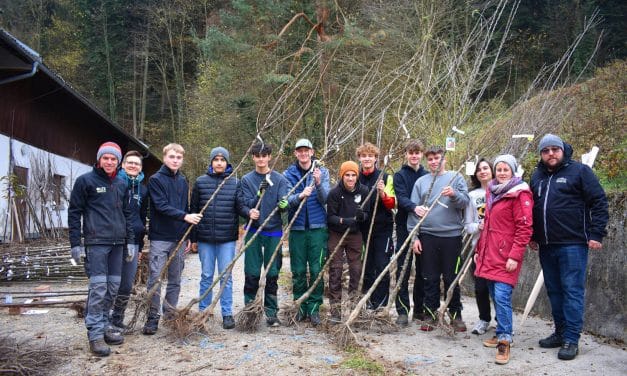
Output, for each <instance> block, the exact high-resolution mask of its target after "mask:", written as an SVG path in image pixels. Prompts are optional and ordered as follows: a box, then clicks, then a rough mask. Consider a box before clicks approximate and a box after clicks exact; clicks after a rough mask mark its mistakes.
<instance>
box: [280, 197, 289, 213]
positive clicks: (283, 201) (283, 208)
mask: <svg viewBox="0 0 627 376" xmlns="http://www.w3.org/2000/svg"><path fill="white" fill-rule="evenodd" d="M285 208H287V199H286V198H285V197H283V198H282V199H281V201H279V209H281V210H285Z"/></svg>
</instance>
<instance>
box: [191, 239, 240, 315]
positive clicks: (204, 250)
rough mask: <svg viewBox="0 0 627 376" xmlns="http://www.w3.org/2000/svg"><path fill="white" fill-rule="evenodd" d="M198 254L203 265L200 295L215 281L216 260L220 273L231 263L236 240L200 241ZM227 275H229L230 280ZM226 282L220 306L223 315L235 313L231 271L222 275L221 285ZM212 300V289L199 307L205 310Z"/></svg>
mask: <svg viewBox="0 0 627 376" xmlns="http://www.w3.org/2000/svg"><path fill="white" fill-rule="evenodd" d="M198 256H199V257H200V263H201V265H202V274H201V275H200V295H203V294H204V293H205V291H207V289H208V288H209V287H210V286H211V284H212V283H213V272H214V270H215V268H216V261H217V262H218V274H220V273H222V271H224V269H226V267H227V265H229V263H231V261H232V260H233V257H235V241H232V242H226V243H203V242H198ZM226 277H228V280H227V279H226ZM225 280H226V281H225ZM224 283H226V286H225V287H224V292H223V293H222V296H220V308H221V310H222V316H223V317H224V316H232V315H233V310H232V309H233V278H232V277H231V273H229V274H228V275H225V276H224V277H222V279H221V280H220V287H222V285H223V284H224ZM211 300H212V292H211V291H210V292H209V293H208V294H207V296H206V297H205V298H204V299H203V300H201V301H200V303H198V308H199V309H200V310H201V311H204V310H205V309H206V308H207V307H209V306H210V305H211Z"/></svg>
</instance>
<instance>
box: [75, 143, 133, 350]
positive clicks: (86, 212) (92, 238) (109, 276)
mask: <svg viewBox="0 0 627 376" xmlns="http://www.w3.org/2000/svg"><path fill="white" fill-rule="evenodd" d="M121 159H122V151H121V150H120V147H119V146H118V145H117V144H116V143H113V142H105V143H104V144H102V145H101V146H100V148H98V153H97V154H96V160H97V163H96V165H95V166H94V168H93V170H92V171H90V172H88V173H86V174H83V175H81V176H79V177H78V179H76V182H74V187H73V188H72V194H71V196H70V207H69V209H68V228H69V234H70V246H71V247H72V258H73V259H74V260H75V261H76V262H78V261H80V258H81V256H82V255H84V256H85V271H86V273H87V276H88V277H89V292H88V303H87V309H86V312H85V326H86V327H87V337H88V338H89V349H90V350H91V352H93V353H94V354H95V355H98V356H107V355H109V354H110V352H111V350H110V349H109V346H107V345H119V344H121V343H122V342H124V338H123V337H122V336H121V335H120V334H119V333H117V332H116V331H113V330H111V328H110V327H109V310H110V309H111V307H112V305H113V300H114V299H115V296H116V294H117V292H118V288H119V286H120V273H121V269H122V257H123V252H124V245H125V244H128V246H127V248H126V249H127V257H128V256H129V255H134V254H136V253H137V246H136V245H134V240H135V236H134V234H133V228H132V225H131V221H132V218H131V211H130V209H129V206H128V193H127V191H126V184H125V183H124V182H123V181H122V180H121V179H118V178H117V177H116V175H117V172H118V164H119V163H120V160H121ZM81 235H82V238H83V244H84V247H83V246H81Z"/></svg>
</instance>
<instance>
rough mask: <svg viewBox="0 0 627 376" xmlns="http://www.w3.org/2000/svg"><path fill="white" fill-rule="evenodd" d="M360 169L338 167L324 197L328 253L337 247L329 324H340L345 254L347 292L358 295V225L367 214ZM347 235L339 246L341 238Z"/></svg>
mask: <svg viewBox="0 0 627 376" xmlns="http://www.w3.org/2000/svg"><path fill="white" fill-rule="evenodd" d="M358 176H359V166H358V165H357V163H355V162H353V161H346V162H344V163H342V165H341V166H340V181H339V182H338V183H337V185H336V186H335V187H333V188H332V189H331V191H330V192H329V196H328V197H327V223H328V226H329V241H328V249H329V252H331V253H333V252H334V250H335V249H336V248H338V250H337V252H336V253H335V255H334V256H332V257H333V259H332V261H331V266H330V268H329V301H330V304H331V323H333V324H338V323H340V321H341V318H342V316H341V312H342V309H341V306H342V269H343V265H344V255H345V254H346V259H347V261H348V274H349V277H350V282H349V285H348V293H349V294H355V293H357V287H358V286H359V278H360V277H361V260H360V258H361V248H362V246H363V239H362V234H361V231H360V225H361V224H362V223H365V222H366V220H367V219H368V216H369V213H370V210H371V208H370V200H368V202H365V200H366V197H367V196H368V188H367V187H366V186H364V185H362V184H360V183H359V180H358ZM345 232H347V233H348V234H347V235H346V237H345V238H344V240H343V241H342V243H340V239H341V238H342V236H343V235H344V233H345ZM329 256H330V257H331V255H329Z"/></svg>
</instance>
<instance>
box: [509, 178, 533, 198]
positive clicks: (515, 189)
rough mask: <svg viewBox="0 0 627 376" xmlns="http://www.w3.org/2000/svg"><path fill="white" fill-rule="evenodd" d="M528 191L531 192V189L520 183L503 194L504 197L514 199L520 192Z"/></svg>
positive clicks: (527, 185) (522, 182)
mask: <svg viewBox="0 0 627 376" xmlns="http://www.w3.org/2000/svg"><path fill="white" fill-rule="evenodd" d="M523 191H529V192H531V188H529V184H527V183H525V182H524V181H521V182H520V184H518V185H515V186H513V187H512V188H510V190H509V191H507V193H506V194H505V197H516V196H518V195H519V194H520V192H523Z"/></svg>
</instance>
